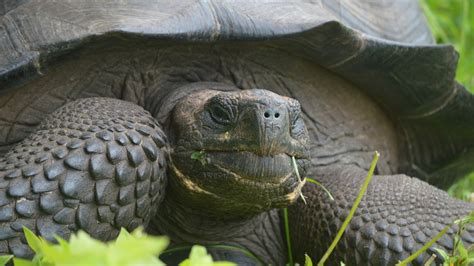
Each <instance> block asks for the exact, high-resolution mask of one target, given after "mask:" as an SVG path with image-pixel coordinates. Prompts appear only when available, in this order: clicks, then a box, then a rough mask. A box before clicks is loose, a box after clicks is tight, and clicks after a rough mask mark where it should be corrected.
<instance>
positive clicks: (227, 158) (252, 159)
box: [207, 151, 304, 184]
mask: <svg viewBox="0 0 474 266" xmlns="http://www.w3.org/2000/svg"><path fill="white" fill-rule="evenodd" d="M207 159H208V162H209V163H211V164H213V165H215V166H216V167H218V168H220V169H221V170H222V169H225V170H227V171H229V172H231V173H233V174H234V175H235V176H237V177H239V178H241V179H246V180H252V181H255V182H261V183H272V184H281V183H283V182H285V181H286V180H287V179H288V178H290V177H291V176H292V175H293V174H294V172H295V169H294V167H293V164H292V161H291V156H289V155H288V154H286V153H281V154H276V155H267V156H264V155H257V154H255V153H252V152H246V151H244V152H225V151H220V152H209V153H208V154H207ZM301 171H303V172H304V170H303V169H302V170H301Z"/></svg>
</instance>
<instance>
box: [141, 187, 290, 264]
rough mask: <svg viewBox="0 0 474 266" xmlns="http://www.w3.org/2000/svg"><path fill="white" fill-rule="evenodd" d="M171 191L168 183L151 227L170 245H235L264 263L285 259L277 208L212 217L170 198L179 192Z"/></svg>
mask: <svg viewBox="0 0 474 266" xmlns="http://www.w3.org/2000/svg"><path fill="white" fill-rule="evenodd" d="M170 183H172V182H170ZM174 192H176V191H174V188H173V185H172V184H170V186H169V189H168V191H167V197H166V198H165V200H164V202H163V203H162V204H161V205H160V208H159V210H158V213H157V215H156V217H155V218H154V219H153V220H152V221H151V226H150V227H151V229H152V230H153V233H157V234H160V235H167V236H169V237H170V239H171V246H170V247H172V246H173V245H179V244H201V245H204V246H205V245H210V244H221V245H237V246H240V247H242V248H244V249H246V250H248V251H250V252H251V253H253V254H254V255H255V256H256V257H257V258H259V259H260V260H261V261H262V262H264V263H265V264H272V265H280V264H284V263H285V262H286V261H287V258H286V246H285V242H284V239H283V229H282V226H281V222H280V216H279V212H278V210H276V209H273V210H270V211H266V212H262V213H260V214H255V215H252V216H246V217H238V216H233V217H226V216H215V215H212V214H210V213H206V212H204V211H203V210H199V209H195V208H193V207H190V206H188V205H187V204H184V203H182V202H181V200H179V199H177V198H176V197H173V195H179V194H175V193H174Z"/></svg>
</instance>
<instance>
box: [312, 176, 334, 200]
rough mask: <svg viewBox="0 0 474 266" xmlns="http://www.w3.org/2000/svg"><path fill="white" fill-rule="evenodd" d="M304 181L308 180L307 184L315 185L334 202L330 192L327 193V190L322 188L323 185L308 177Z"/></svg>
mask: <svg viewBox="0 0 474 266" xmlns="http://www.w3.org/2000/svg"><path fill="white" fill-rule="evenodd" d="M306 180H308V182H309V183H313V184H316V185H318V186H320V187H321V188H322V189H323V190H324V191H325V192H326V194H328V196H329V199H330V200H334V197H333V196H332V194H331V192H329V190H327V188H326V187H325V186H323V184H321V183H319V182H318V181H316V180H314V179H312V178H308V177H307V178H306Z"/></svg>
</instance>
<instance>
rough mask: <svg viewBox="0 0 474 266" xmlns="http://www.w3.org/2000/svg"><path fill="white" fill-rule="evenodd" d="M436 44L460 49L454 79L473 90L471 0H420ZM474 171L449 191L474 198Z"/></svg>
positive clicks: (473, 3) (473, 14) (473, 20)
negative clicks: (449, 45)
mask: <svg viewBox="0 0 474 266" xmlns="http://www.w3.org/2000/svg"><path fill="white" fill-rule="evenodd" d="M420 3H421V6H422V8H423V11H424V12H425V14H426V18H427V20H428V23H429V24H430V26H431V30H432V32H433V35H434V37H435V39H436V42H438V43H449V44H452V45H454V47H455V48H456V50H457V51H458V52H459V55H460V56H459V65H458V69H457V72H456V79H457V80H458V81H459V82H460V83H462V84H463V85H464V86H466V88H467V89H468V90H470V91H471V92H473V93H474V1H472V0H420ZM473 191H474V173H471V174H470V175H468V176H466V177H465V178H463V179H462V180H461V181H459V182H457V183H456V184H454V185H453V186H452V187H451V188H450V189H449V190H448V193H449V194H451V195H452V196H454V197H457V198H460V199H464V200H470V201H474V193H473Z"/></svg>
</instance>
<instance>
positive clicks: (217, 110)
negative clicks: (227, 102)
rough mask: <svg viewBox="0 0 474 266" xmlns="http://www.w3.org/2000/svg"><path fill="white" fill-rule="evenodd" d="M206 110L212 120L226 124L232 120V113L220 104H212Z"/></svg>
mask: <svg viewBox="0 0 474 266" xmlns="http://www.w3.org/2000/svg"><path fill="white" fill-rule="evenodd" d="M208 111H209V114H210V115H211V118H212V120H213V121H214V122H216V123H218V124H221V125H227V124H229V123H231V122H232V113H231V112H230V110H227V109H226V108H225V107H223V106H222V105H220V104H217V103H215V104H212V105H211V106H209V108H208Z"/></svg>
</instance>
